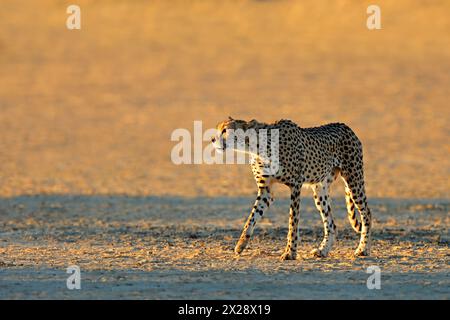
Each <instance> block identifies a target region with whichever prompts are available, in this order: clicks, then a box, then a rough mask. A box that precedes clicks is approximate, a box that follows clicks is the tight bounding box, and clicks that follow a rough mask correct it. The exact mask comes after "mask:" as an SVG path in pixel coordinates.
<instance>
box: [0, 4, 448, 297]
mask: <svg viewBox="0 0 450 320" xmlns="http://www.w3.org/2000/svg"><path fill="white" fill-rule="evenodd" d="M77 4H78V5H79V6H80V8H81V17H82V18H81V19H82V27H81V30H72V31H71V30H68V29H67V28H66V25H65V22H66V18H67V16H68V15H67V13H66V6H67V4H65V3H64V2H61V1H53V0H42V1H27V0H6V1H2V10H0V298H4V299H9V298H30V299H32V298H81V297H82V298H378V297H385V298H388V297H389V298H391V297H397V298H419V299H421V298H437V299H445V298H447V299H448V298H449V278H448V273H449V272H448V271H449V268H448V255H449V245H448V235H449V206H450V205H449V203H450V197H449V193H448V191H449V190H450V179H449V173H450V161H449V157H448V155H449V151H450V147H449V144H448V137H449V129H448V123H449V118H450V117H449V96H450V41H449V34H450V24H449V18H448V14H447V13H448V12H450V2H448V1H446V0H442V1H439V0H434V1H427V3H426V4H422V3H420V2H411V1H406V0H405V1H403V0H399V1H381V0H380V1H377V4H378V5H379V6H380V8H381V10H382V29H381V30H376V31H369V30H368V29H367V28H366V18H367V14H366V9H367V5H369V4H370V3H364V1H363V2H361V1H359V0H353V1H350V0H349V1H344V0H342V1H332V2H328V1H327V2H326V4H325V2H324V3H322V2H321V1H301V2H294V1H250V0H247V1H240V2H237V1H233V2H224V1H208V2H205V1H189V2H186V1H151V2H148V3H147V2H144V1H87V0H80V1H77ZM229 115H231V116H233V117H234V118H242V119H246V120H250V119H253V118H255V119H258V120H260V121H265V122H272V121H274V120H277V119H280V118H288V119H292V120H293V121H295V122H297V123H298V124H299V125H300V126H303V127H309V126H317V125H320V124H323V123H328V122H345V123H347V124H348V125H349V126H350V127H352V128H353V129H354V131H355V132H356V133H357V135H358V136H359V137H360V139H361V140H362V142H363V145H364V161H365V179H366V184H367V194H368V197H369V203H370V204H371V205H372V208H373V209H372V210H373V213H374V217H375V224H374V234H373V256H372V257H370V258H362V259H353V258H352V256H351V253H352V251H353V250H354V248H355V247H356V244H357V237H356V235H355V234H354V233H353V232H352V231H351V230H350V229H349V225H348V222H346V221H345V219H346V218H345V208H344V205H343V202H342V191H343V189H342V184H336V186H335V188H334V198H335V206H334V212H335V215H336V216H337V218H338V227H339V232H340V233H339V241H338V243H337V245H336V247H335V250H334V251H333V253H332V254H331V256H330V257H329V258H326V259H316V258H313V257H312V256H310V255H309V254H308V252H309V251H310V250H311V249H312V248H313V247H314V246H316V245H317V243H318V242H319V241H320V237H321V227H320V223H319V220H320V218H319V216H318V214H317V213H316V212H315V209H314V208H313V206H312V204H311V203H310V202H308V201H305V202H304V206H303V208H302V218H301V219H302V221H301V228H302V230H301V234H302V237H301V239H302V244H301V246H300V249H299V250H300V251H299V253H300V254H299V259H298V260H297V261H295V262H283V263H281V262H279V261H278V256H279V255H280V254H281V251H282V249H283V247H284V241H285V236H286V232H287V230H286V227H287V219H288V213H287V210H288V209H287V208H288V204H287V200H286V199H287V198H288V197H289V194H288V192H287V189H286V188H281V187H280V188H277V190H276V197H277V199H278V200H277V202H276V203H278V205H276V206H275V207H274V208H273V210H272V212H271V213H270V214H268V215H267V216H266V218H265V219H264V220H263V221H262V223H261V224H259V226H258V228H257V231H256V234H255V237H254V239H253V241H252V243H251V247H250V248H249V249H248V251H246V252H245V253H244V254H243V256H242V257H240V258H239V259H236V258H235V256H234V254H233V251H232V249H233V246H234V244H235V241H236V239H237V237H238V235H239V233H240V228H241V227H242V224H243V221H244V219H245V215H246V214H247V213H248V211H249V209H250V207H251V204H252V202H253V197H254V193H255V185H254V181H253V179H252V175H251V172H250V169H249V168H248V167H247V166H245V165H205V164H203V165H174V164H173V162H172V161H171V157H170V155H171V150H172V148H173V147H174V146H175V144H176V143H177V142H176V141H171V134H172V132H173V131H174V130H175V129H179V128H186V129H188V130H190V131H192V130H193V122H194V121H195V120H200V121H203V129H207V128H212V127H214V126H215V125H216V123H217V122H219V121H221V120H223V119H225V118H227V117H228V116H229ZM206 144H207V142H204V146H206ZM303 194H304V196H305V198H308V199H309V198H311V193H310V191H305V192H304V193H303ZM70 264H76V265H79V266H80V268H81V270H82V277H83V278H82V279H83V280H82V286H83V288H82V290H80V291H69V290H67V289H66V287H65V279H66V277H67V274H66V273H65V270H66V268H67V267H68V266H69V265H70ZM370 265H377V266H379V267H380V268H381V270H382V289H381V290H368V289H367V287H366V285H365V281H366V280H367V277H368V274H367V273H366V269H367V267H368V266H370Z"/></svg>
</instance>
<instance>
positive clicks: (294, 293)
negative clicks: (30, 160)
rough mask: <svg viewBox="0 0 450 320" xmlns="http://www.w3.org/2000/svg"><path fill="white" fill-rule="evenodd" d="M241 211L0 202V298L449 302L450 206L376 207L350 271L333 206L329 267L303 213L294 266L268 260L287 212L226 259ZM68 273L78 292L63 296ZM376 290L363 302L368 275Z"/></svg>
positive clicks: (109, 201)
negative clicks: (370, 231)
mask: <svg viewBox="0 0 450 320" xmlns="http://www.w3.org/2000/svg"><path fill="white" fill-rule="evenodd" d="M250 204H251V199H243V198H216V199H210V198H195V199H183V198H166V197H163V198H159V197H127V196H122V197H120V196H115V197H107V196H96V197H87V196H37V197H29V196H22V197H18V198H12V199H5V200H3V201H2V206H1V207H0V210H1V212H2V215H1V219H0V226H1V229H2V233H1V239H0V266H1V271H0V288H1V290H0V298H8V299H10V298H33V299H34V298H89V299H91V298H93V299H97V298H103V299H112V298H138V299H183V298H189V299H207V298H208V299H246V298H247V299H248V298H252V299H259V298H261V299H262V298H267V299H283V298H284V299H317V298H319V299H320V298H326V299H328V298H333V299H360V298H397V299H411V298H413V299H426V298H431V299H448V298H450V279H449V266H448V263H449V254H450V250H449V230H448V225H449V219H450V218H449V215H448V211H449V208H450V203H449V202H448V201H444V200H433V201H417V200H410V201H406V200H402V201H397V200H389V199H375V200H374V201H373V202H372V209H373V211H374V212H376V216H375V221H374V226H375V229H374V235H373V238H374V240H373V251H372V256H371V257H367V258H358V259H355V258H353V256H352V252H353V250H354V249H355V247H356V245H357V242H358V237H357V236H356V234H355V233H354V232H353V231H352V230H351V229H350V227H349V223H348V222H347V220H346V219H347V218H346V213H345V207H344V203H343V201H339V200H337V201H335V204H334V206H333V207H334V209H335V216H336V220H337V226H338V230H339V233H338V234H339V237H338V242H337V245H336V246H335V249H334V251H333V252H332V253H331V255H330V256H329V257H327V258H322V259H321V258H315V257H313V256H312V255H310V254H309V251H310V250H311V249H313V248H314V247H315V246H317V245H318V243H319V242H320V240H321V236H322V229H321V226H320V223H319V215H318V213H317V212H316V209H315V208H314V206H313V203H312V201H305V204H304V206H303V210H302V219H301V231H300V232H301V245H300V248H299V258H298V260H297V261H287V262H281V261H279V260H278V258H279V256H280V255H281V253H282V250H283V248H284V245H285V238H286V234H287V228H286V226H287V219H288V214H287V210H288V202H287V201H285V200H280V201H277V202H276V205H275V206H274V207H273V210H272V211H271V212H270V213H269V214H268V215H267V216H266V218H264V219H263V220H262V221H261V223H260V224H259V226H258V228H257V230H256V231H255V237H254V238H253V240H252V241H251V245H250V247H249V248H248V250H247V251H245V253H244V254H243V255H242V256H241V257H239V258H237V257H236V256H235V254H234V252H233V247H234V245H235V242H236V240H237V238H238V236H239V234H240V231H241V230H240V228H241V226H242V225H243V222H244V219H245V214H246V213H247V212H248V211H249V209H250ZM70 265H78V266H79V267H80V269H81V274H82V289H81V290H80V291H77V292H73V291H70V290H68V289H67V288H66V283H65V281H66V278H67V276H68V275H67V274H65V271H66V268H67V267H68V266H70ZM372 265H375V266H378V267H380V269H381V286H382V287H381V290H368V289H367V286H366V281H367V278H368V276H369V274H367V273H366V270H367V268H368V267H369V266H372Z"/></svg>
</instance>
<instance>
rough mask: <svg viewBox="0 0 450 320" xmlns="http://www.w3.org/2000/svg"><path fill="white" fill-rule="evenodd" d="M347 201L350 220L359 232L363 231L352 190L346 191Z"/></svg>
mask: <svg viewBox="0 0 450 320" xmlns="http://www.w3.org/2000/svg"><path fill="white" fill-rule="evenodd" d="M345 202H346V203H347V213H348V221H350V224H351V226H352V228H353V230H355V231H356V232H357V233H361V222H359V221H358V219H357V218H356V215H355V203H354V202H353V200H352V198H351V195H350V192H346V193H345Z"/></svg>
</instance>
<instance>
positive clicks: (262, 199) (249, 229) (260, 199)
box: [234, 187, 273, 254]
mask: <svg viewBox="0 0 450 320" xmlns="http://www.w3.org/2000/svg"><path fill="white" fill-rule="evenodd" d="M272 201H273V199H272V197H271V194H270V190H269V188H268V187H260V188H259V189H258V196H257V197H256V201H255V204H254V205H253V208H252V211H251V213H250V215H249V216H248V219H247V222H246V223H245V225H244V229H243V230H242V234H241V237H240V238H239V241H238V243H237V244H236V247H235V248H234V252H236V253H237V254H240V253H241V252H242V251H243V250H244V249H245V247H246V246H247V244H248V241H249V239H250V237H251V235H252V234H253V230H254V229H255V225H256V221H257V219H259V218H261V217H262V215H263V214H264V211H265V210H266V209H268V208H269V206H270V203H271V202H272Z"/></svg>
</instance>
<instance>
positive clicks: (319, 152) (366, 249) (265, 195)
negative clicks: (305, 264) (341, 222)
mask: <svg viewBox="0 0 450 320" xmlns="http://www.w3.org/2000/svg"><path fill="white" fill-rule="evenodd" d="M262 129H265V130H264V132H268V130H270V131H271V132H273V130H274V129H275V132H277V133H278V166H277V170H276V171H268V170H267V169H268V166H270V165H271V161H263V160H264V159H262V158H261V156H260V155H259V154H258V153H251V152H249V154H250V164H251V167H252V171H253V174H254V178H255V180H256V184H257V187H258V193H257V197H256V200H255V203H254V205H253V207H252V210H251V212H250V215H249V217H248V219H247V220H246V223H245V225H244V228H243V231H242V234H241V236H240V238H239V241H238V242H237V244H236V247H235V249H234V251H235V253H236V254H238V255H239V254H241V253H242V251H243V250H244V249H245V247H246V246H247V244H248V242H249V239H250V237H251V235H252V234H253V230H254V228H255V225H256V222H257V220H258V219H260V218H261V217H262V216H263V214H264V212H266V211H267V209H268V208H269V207H270V205H271V204H272V202H273V195H272V192H271V190H272V186H273V184H274V183H281V184H284V185H286V186H288V187H289V188H290V191H291V198H290V200H291V201H290V209H289V229H288V235H287V244H286V248H285V250H284V253H283V254H282V256H281V260H295V259H296V256H297V242H298V239H299V210H300V193H301V189H302V186H306V187H310V188H311V189H312V191H313V195H314V203H315V206H316V207H317V209H318V211H319V213H320V216H321V218H322V222H323V227H324V236H323V240H322V242H321V243H320V245H319V247H318V248H316V249H314V250H313V251H312V252H311V253H312V254H313V255H315V256H317V257H326V256H327V255H328V254H329V252H330V250H331V248H332V246H333V243H334V242H335V240H336V235H337V232H336V225H335V223H334V221H333V216H332V213H331V206H330V201H331V199H330V194H329V192H330V185H331V184H332V183H333V181H335V180H336V179H337V178H338V177H339V176H340V177H341V178H342V179H343V181H344V185H345V199H346V205H347V211H348V219H349V221H350V224H351V226H352V228H353V229H354V230H355V231H356V232H357V233H360V241H359V245H358V247H357V249H356V251H355V252H354V254H355V255H356V256H368V255H369V254H370V231H371V212H370V209H369V207H368V205H367V198H366V193H365V187H364V173H363V149H362V144H361V142H360V140H359V139H358V137H357V136H356V134H355V133H354V132H353V131H352V129H350V128H349V127H348V126H347V125H345V124H343V123H330V124H326V125H322V126H320V127H313V128H301V127H299V126H298V125H297V124H295V123H294V122H293V121H291V120H285V119H282V120H279V121H276V122H274V123H271V124H267V123H262V122H258V121H256V120H251V121H244V120H235V119H233V118H231V117H229V119H228V120H226V121H223V122H220V123H219V124H218V125H217V127H216V134H215V135H214V136H213V137H212V143H213V145H214V147H215V149H216V150H218V151H221V152H223V151H224V150H225V149H226V148H229V149H232V151H233V152H234V151H243V150H242V148H241V149H240V148H238V147H237V145H236V144H235V143H236V141H237V140H238V139H237V138H236V135H234V137H233V139H231V136H232V135H231V134H230V133H231V132H232V131H238V130H241V131H242V132H244V133H245V134H246V133H248V132H250V131H251V130H252V131H253V132H255V133H256V135H257V136H258V135H260V133H261V132H263V131H261V130H262ZM230 140H233V141H230ZM241 140H242V139H241ZM269 140H270V139H269ZM243 141H244V142H242V141H241V143H243V145H244V148H247V150H248V147H249V139H248V137H246V138H245V139H244V140H243ZM269 144H270V143H269ZM230 146H231V147H230ZM355 208H356V209H358V211H359V213H360V220H361V221H359V220H358V218H357V217H356V215H355Z"/></svg>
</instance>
